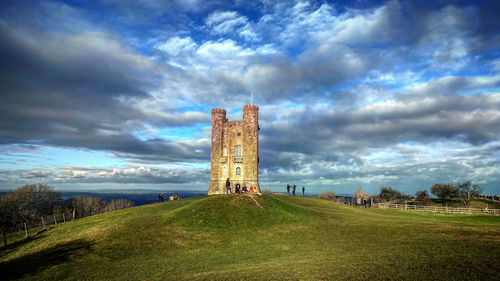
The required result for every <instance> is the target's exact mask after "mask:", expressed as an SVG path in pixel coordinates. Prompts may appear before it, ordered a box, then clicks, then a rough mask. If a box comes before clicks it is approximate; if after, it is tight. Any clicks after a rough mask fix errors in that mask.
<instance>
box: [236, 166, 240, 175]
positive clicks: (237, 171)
mask: <svg viewBox="0 0 500 281" xmlns="http://www.w3.org/2000/svg"><path fill="white" fill-rule="evenodd" d="M236 174H237V175H241V168H240V167H236Z"/></svg>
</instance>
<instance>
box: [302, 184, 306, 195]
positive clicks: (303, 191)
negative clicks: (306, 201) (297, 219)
mask: <svg viewBox="0 0 500 281" xmlns="http://www.w3.org/2000/svg"><path fill="white" fill-rule="evenodd" d="M305 192H306V187H305V186H302V196H304V193H305Z"/></svg>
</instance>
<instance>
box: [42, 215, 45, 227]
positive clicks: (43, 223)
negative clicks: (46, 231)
mask: <svg viewBox="0 0 500 281" xmlns="http://www.w3.org/2000/svg"><path fill="white" fill-rule="evenodd" d="M42 225H43V228H45V221H44V220H43V216H42Z"/></svg>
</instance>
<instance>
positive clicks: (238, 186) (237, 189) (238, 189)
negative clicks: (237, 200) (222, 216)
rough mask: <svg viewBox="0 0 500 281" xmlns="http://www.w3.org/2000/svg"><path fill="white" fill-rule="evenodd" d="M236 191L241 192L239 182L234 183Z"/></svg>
mask: <svg viewBox="0 0 500 281" xmlns="http://www.w3.org/2000/svg"><path fill="white" fill-rule="evenodd" d="M236 193H238V194H241V189H240V184H239V183H237V184H236Z"/></svg>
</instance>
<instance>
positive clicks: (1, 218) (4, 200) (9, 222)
mask: <svg viewBox="0 0 500 281" xmlns="http://www.w3.org/2000/svg"><path fill="white" fill-rule="evenodd" d="M15 199H16V197H15V193H14V192H12V191H9V192H8V193H7V194H5V195H3V196H1V197H0V230H1V231H2V234H3V244H4V246H7V233H8V232H10V231H12V228H14V226H15V225H16V219H17V214H16V200H15Z"/></svg>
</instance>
